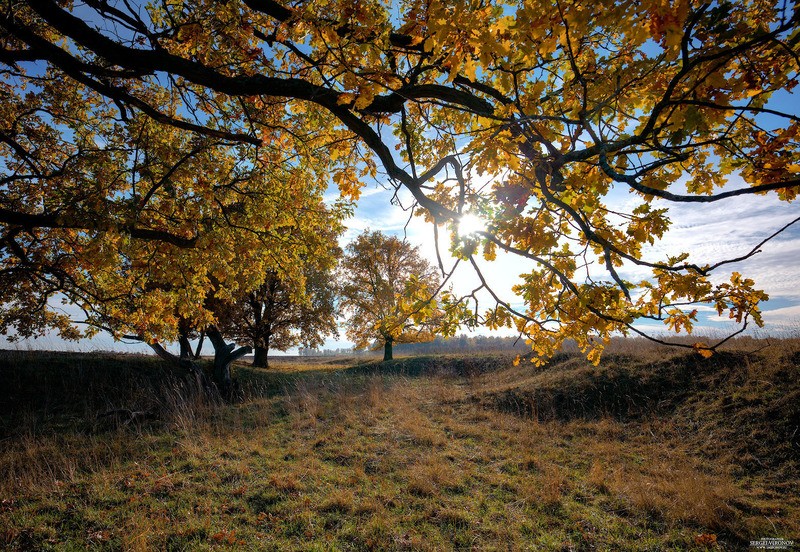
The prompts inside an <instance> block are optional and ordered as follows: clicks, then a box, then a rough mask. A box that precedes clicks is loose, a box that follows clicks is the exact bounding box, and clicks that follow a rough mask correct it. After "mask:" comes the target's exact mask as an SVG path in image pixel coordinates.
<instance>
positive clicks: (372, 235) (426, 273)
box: [341, 231, 444, 360]
mask: <svg viewBox="0 0 800 552" xmlns="http://www.w3.org/2000/svg"><path fill="white" fill-rule="evenodd" d="M341 268H342V280H343V286H342V303H341V306H342V309H343V310H344V311H345V312H348V313H349V314H350V318H348V320H347V322H346V323H345V327H346V329H347V336H348V337H349V338H350V339H352V340H353V341H355V344H356V348H357V349H362V348H364V347H367V346H369V344H370V343H372V342H374V341H377V342H378V344H379V346H380V345H383V348H384V349H383V350H384V354H383V360H391V359H392V345H393V344H395V343H415V342H419V341H430V340H432V339H433V338H434V334H435V333H436V327H437V326H438V325H439V324H440V322H441V319H442V318H443V316H444V313H443V312H442V311H441V310H440V309H438V308H437V304H436V302H435V301H434V300H433V297H434V295H435V294H436V292H437V288H438V286H439V278H438V276H437V274H436V272H435V271H434V269H433V267H431V265H430V264H428V262H427V261H426V260H425V259H423V258H421V257H420V255H419V252H418V251H417V248H416V247H412V246H411V245H409V244H408V243H407V242H405V241H401V240H399V239H398V238H396V237H393V236H386V235H384V234H382V233H381V232H369V231H367V232H365V233H363V234H361V235H360V236H358V238H356V240H355V241H354V242H352V243H351V244H350V245H348V246H347V248H346V249H345V255H344V258H343V260H342V265H341Z"/></svg>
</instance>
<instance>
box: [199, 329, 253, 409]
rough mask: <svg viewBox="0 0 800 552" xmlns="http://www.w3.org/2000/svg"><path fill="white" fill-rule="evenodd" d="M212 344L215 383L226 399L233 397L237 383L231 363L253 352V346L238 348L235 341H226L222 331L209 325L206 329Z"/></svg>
mask: <svg viewBox="0 0 800 552" xmlns="http://www.w3.org/2000/svg"><path fill="white" fill-rule="evenodd" d="M206 335H207V336H208V339H209V341H211V345H212V346H213V347H214V370H213V372H212V379H213V381H214V384H215V385H216V386H217V389H219V392H220V395H222V397H223V398H225V399H231V398H233V395H234V389H235V384H234V381H233V378H232V377H231V364H232V363H233V361H235V360H237V359H240V358H242V357H243V356H244V355H246V354H248V353H250V352H252V350H253V348H252V347H239V348H238V349H236V344H235V343H230V344H228V343H225V338H224V337H222V334H221V333H220V331H219V330H218V329H217V328H216V327H214V326H209V327H208V328H207V329H206Z"/></svg>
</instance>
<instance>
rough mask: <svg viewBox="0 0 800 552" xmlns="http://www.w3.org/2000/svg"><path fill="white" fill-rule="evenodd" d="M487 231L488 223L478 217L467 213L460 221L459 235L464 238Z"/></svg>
mask: <svg viewBox="0 0 800 552" xmlns="http://www.w3.org/2000/svg"><path fill="white" fill-rule="evenodd" d="M485 229H486V221H484V220H483V219H482V218H480V217H479V216H477V215H473V214H472V213H467V214H465V215H462V216H461V220H459V221H458V235H459V236H461V237H462V238H465V237H468V236H472V235H473V234H476V233H478V232H481V231H482V230H485Z"/></svg>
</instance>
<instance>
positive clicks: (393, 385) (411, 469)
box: [0, 340, 800, 550]
mask: <svg viewBox="0 0 800 552" xmlns="http://www.w3.org/2000/svg"><path fill="white" fill-rule="evenodd" d="M739 345H740V346H741V347H740V350H738V351H737V350H733V351H729V352H727V353H724V354H721V355H717V356H715V357H714V358H712V359H710V360H708V361H704V360H702V359H700V358H699V357H695V356H692V355H685V354H680V353H676V352H675V351H673V350H669V351H664V350H661V349H655V348H642V349H640V350H638V351H633V350H628V351H622V352H613V351H612V352H611V353H610V354H609V355H607V356H606V358H605V359H604V360H603V362H602V364H601V365H600V366H599V367H593V366H591V365H589V364H587V363H586V362H585V361H584V360H581V359H580V358H579V357H576V356H575V355H571V354H564V355H562V356H559V357H557V358H556V359H554V360H553V362H551V363H550V364H549V365H548V366H547V367H546V368H544V369H535V368H533V367H532V366H530V365H527V364H525V363H523V364H521V365H520V366H517V367H513V366H512V365H511V358H509V357H502V356H483V357H481V356H471V357H425V358H407V359H400V360H397V361H395V362H393V363H389V364H376V363H368V364H361V365H352V363H350V362H345V363H342V361H340V360H334V361H332V363H328V362H329V361H327V360H320V361H316V362H315V363H308V362H303V363H302V364H298V363H297V361H286V362H274V363H272V364H273V367H272V368H270V370H268V371H264V370H254V369H250V368H246V367H243V366H242V367H239V369H238V375H239V377H240V379H241V381H242V383H243V387H244V389H245V392H246V398H245V399H244V400H243V401H241V402H240V403H237V404H233V405H224V404H209V403H207V402H205V401H203V400H201V399H200V398H199V397H195V396H193V395H192V394H191V393H190V392H189V390H188V388H186V387H184V386H182V384H181V383H180V382H181V380H180V378H179V377H177V376H176V375H174V374H170V373H167V372H165V371H164V370H162V369H161V368H159V367H158V365H157V364H155V363H154V361H152V360H151V359H149V358H140V357H133V358H119V357H113V356H95V357H85V356H73V357H65V356H63V355H35V354H22V353H13V354H5V355H3V357H2V364H0V370H2V377H3V379H4V381H7V382H9V386H8V387H7V389H8V390H9V391H8V392H6V393H5V394H4V395H3V397H2V399H0V406H2V411H0V412H2V414H1V415H2V418H1V419H2V426H0V429H2V431H3V435H2V437H0V438H2V452H0V501H2V502H1V505H0V527H2V530H0V547H4V548H8V549H11V550H27V549H31V548H33V549H72V548H81V549H83V548H90V549H108V550H117V549H119V550H153V549H172V550H197V549H241V548H246V549H275V550H286V549H297V550H307V549H314V550H340V549H344V550H371V549H372V550H387V549H389V550H447V549H459V550H461V549H480V550H494V549H503V550H506V549H511V550H515V549H542V550H594V549H598V550H609V549H617V550H686V549H697V550H705V549H740V548H741V549H746V548H747V545H748V543H749V541H750V540H751V539H757V538H761V537H784V538H793V537H795V540H797V539H796V537H797V536H798V535H800V499H798V496H800V492H798V491H800V485H799V484H798V473H799V472H798V450H800V448H799V445H798V429H797V428H798V426H800V400H798V399H800V383H799V382H800V378H798V376H800V371H799V369H798V364H800V363H799V362H798V360H799V359H800V346H799V344H798V342H797V341H796V340H783V341H780V342H775V343H773V345H772V346H771V347H768V348H766V349H763V350H761V351H759V352H757V353H751V352H749V351H753V350H755V349H757V348H758V347H752V345H753V344H752V343H750V344H748V343H745V342H740V343H739ZM625 346H626V347H629V345H625ZM26 405H27V406H26ZM112 410H118V411H124V412H122V413H119V414H117V415H115V416H110V415H105V414H107V413H108V412H109V411H112ZM133 412H140V413H142V414H141V415H140V416H133V417H131V415H130V413H133Z"/></svg>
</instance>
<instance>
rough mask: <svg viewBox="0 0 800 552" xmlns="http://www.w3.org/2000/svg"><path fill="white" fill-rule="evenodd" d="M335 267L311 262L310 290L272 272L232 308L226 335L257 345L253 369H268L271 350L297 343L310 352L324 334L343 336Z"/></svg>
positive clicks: (307, 270) (307, 275)
mask: <svg viewBox="0 0 800 552" xmlns="http://www.w3.org/2000/svg"><path fill="white" fill-rule="evenodd" d="M337 249H338V248H337ZM331 258H332V257H331ZM333 268H334V266H333V264H332V263H329V266H323V267H321V266H318V264H317V263H308V264H307V265H306V268H305V286H303V287H302V288H300V289H297V288H294V289H293V286H291V285H288V284H287V282H285V281H284V280H282V279H281V278H280V276H279V275H278V274H277V273H276V272H274V271H273V272H270V273H269V274H267V276H266V278H265V279H264V283H263V284H262V285H261V287H259V288H258V289H256V290H254V291H251V292H250V293H248V294H247V295H246V296H244V297H242V298H241V299H240V300H239V301H237V302H236V303H235V304H233V305H231V306H230V308H229V310H228V312H227V314H226V315H224V316H223V317H222V320H223V322H222V324H223V325H222V328H223V333H225V335H228V336H231V337H232V338H233V339H234V340H235V341H237V342H239V343H248V344H252V345H253V351H254V357H253V366H257V367H261V368H266V367H267V366H268V360H267V355H268V353H269V350H270V348H273V349H278V350H279V351H285V350H286V349H288V348H290V347H294V346H295V345H298V344H302V345H303V346H304V347H305V348H306V349H312V348H314V347H318V346H319V345H322V344H323V343H324V342H325V336H327V335H338V332H337V327H336V317H335V300H336V282H335V275H334V271H333Z"/></svg>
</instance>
